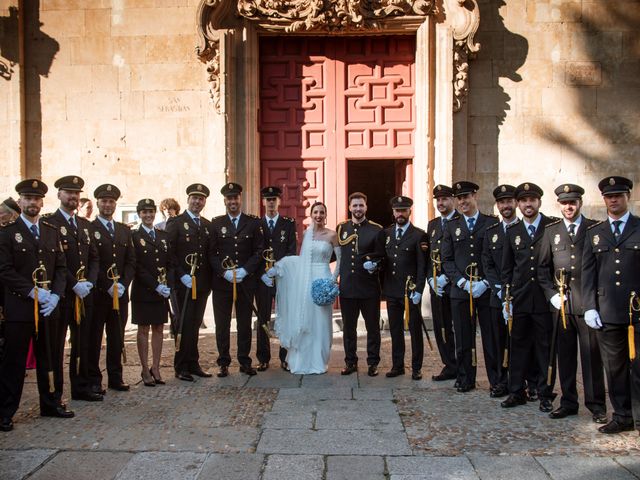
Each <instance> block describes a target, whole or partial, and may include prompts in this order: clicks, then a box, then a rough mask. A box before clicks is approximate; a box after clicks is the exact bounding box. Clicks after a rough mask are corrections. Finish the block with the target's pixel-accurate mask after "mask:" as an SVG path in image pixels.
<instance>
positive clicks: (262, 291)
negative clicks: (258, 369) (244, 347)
mask: <svg viewBox="0 0 640 480" xmlns="http://www.w3.org/2000/svg"><path fill="white" fill-rule="evenodd" d="M275 297H276V289H275V287H267V286H266V285H265V284H264V283H263V282H262V281H259V282H258V290H257V293H256V301H257V303H258V313H259V314H260V318H259V319H258V328H257V329H256V357H258V362H259V363H269V362H270V361H271V342H270V341H269V337H268V336H267V333H266V332H265V331H264V329H263V328H262V326H261V325H262V323H267V325H268V323H269V321H270V319H271V308H272V307H273V301H274V299H275ZM278 356H279V358H280V361H281V362H285V361H286V360H287V349H286V348H282V347H280V352H279V355H278Z"/></svg>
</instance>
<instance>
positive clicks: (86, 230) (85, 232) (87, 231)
mask: <svg viewBox="0 0 640 480" xmlns="http://www.w3.org/2000/svg"><path fill="white" fill-rule="evenodd" d="M83 230H84V234H85V235H86V236H87V238H89V229H88V228H84V229H83Z"/></svg>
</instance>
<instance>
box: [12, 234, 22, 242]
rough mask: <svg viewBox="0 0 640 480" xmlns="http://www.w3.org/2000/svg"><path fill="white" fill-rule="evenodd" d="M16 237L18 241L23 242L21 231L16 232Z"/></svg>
mask: <svg viewBox="0 0 640 480" xmlns="http://www.w3.org/2000/svg"><path fill="white" fill-rule="evenodd" d="M14 238H15V239H16V242H18V243H22V235H20V233H16V235H15V237H14Z"/></svg>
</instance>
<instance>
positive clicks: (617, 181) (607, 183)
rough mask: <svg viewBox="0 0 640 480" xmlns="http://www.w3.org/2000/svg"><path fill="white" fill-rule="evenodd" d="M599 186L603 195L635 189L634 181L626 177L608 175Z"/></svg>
mask: <svg viewBox="0 0 640 480" xmlns="http://www.w3.org/2000/svg"><path fill="white" fill-rule="evenodd" d="M598 188H599V189H600V193H602V195H603V196H604V195H614V194H618V193H629V192H631V189H633V182H632V181H631V180H629V179H628V178H625V177H607V178H603V179H602V180H600V183H598Z"/></svg>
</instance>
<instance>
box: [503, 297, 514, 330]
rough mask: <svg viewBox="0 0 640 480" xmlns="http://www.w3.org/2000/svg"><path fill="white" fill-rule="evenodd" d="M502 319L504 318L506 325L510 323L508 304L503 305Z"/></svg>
mask: <svg viewBox="0 0 640 480" xmlns="http://www.w3.org/2000/svg"><path fill="white" fill-rule="evenodd" d="M512 308H513V305H512ZM511 313H513V312H511ZM502 318H504V324H505V325H506V324H507V323H508V322H509V313H508V312H507V302H504V303H503V304H502Z"/></svg>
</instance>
